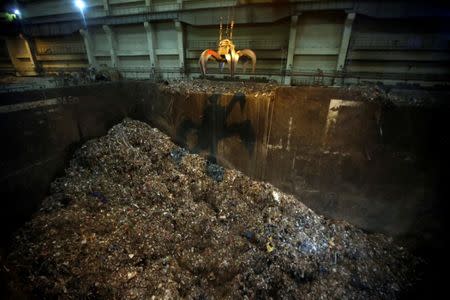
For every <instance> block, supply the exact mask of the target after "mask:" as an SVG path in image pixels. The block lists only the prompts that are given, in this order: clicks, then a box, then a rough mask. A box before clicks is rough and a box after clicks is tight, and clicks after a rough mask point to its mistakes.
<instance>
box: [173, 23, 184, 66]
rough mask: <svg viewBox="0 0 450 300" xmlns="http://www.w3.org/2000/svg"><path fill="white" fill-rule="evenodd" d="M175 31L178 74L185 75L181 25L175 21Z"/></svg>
mask: <svg viewBox="0 0 450 300" xmlns="http://www.w3.org/2000/svg"><path fill="white" fill-rule="evenodd" d="M175 29H176V31H177V44H178V62H179V67H180V72H181V73H182V74H184V73H185V69H184V67H185V66H184V43H183V24H181V22H180V21H175Z"/></svg>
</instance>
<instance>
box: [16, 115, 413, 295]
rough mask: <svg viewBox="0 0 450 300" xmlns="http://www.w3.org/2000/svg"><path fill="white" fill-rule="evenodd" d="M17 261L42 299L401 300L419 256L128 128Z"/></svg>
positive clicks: (38, 221) (29, 233) (140, 126)
mask: <svg viewBox="0 0 450 300" xmlns="http://www.w3.org/2000/svg"><path fill="white" fill-rule="evenodd" d="M7 263H8V265H7V266H8V268H9V270H10V272H14V273H15V274H16V275H17V276H15V278H16V279H15V280H12V281H11V282H10V284H9V285H10V286H13V287H15V288H16V289H21V290H24V291H26V292H27V293H30V294H32V295H34V296H35V297H37V298H54V297H55V298H56V297H59V298H69V299H82V298H107V299H112V298H118V299H133V298H140V299H142V298H143V299H152V298H157V299H159V298H165V299H173V298H198V299H200V298H201V299H206V298H216V299H222V298H230V299H231V298H232V299H242V298H244V297H248V298H271V297H274V298H275V297H276V298H298V299H318V298H321V297H322V298H325V299H327V298H337V299H342V298H355V299H369V298H376V299H392V298H396V297H398V296H399V295H400V294H401V292H404V291H405V290H407V289H408V288H409V287H410V286H411V284H413V282H412V280H413V277H414V275H413V274H414V268H415V265H416V260H415V259H414V258H413V257H411V256H410V255H409V254H408V253H407V252H406V250H404V249H403V248H401V247H398V246H396V245H395V244H393V243H392V241H391V240H390V239H389V238H387V237H385V236H383V235H372V234H370V235H369V234H366V233H364V232H362V231H361V230H359V229H357V228H355V227H353V226H351V225H350V224H348V223H345V222H336V221H332V220H328V219H325V218H324V217H322V216H319V215H317V214H316V213H314V212H313V211H312V210H310V209H309V208H307V207H306V206H305V205H304V204H302V202H300V201H299V200H298V199H296V198H294V197H293V196H291V195H286V194H284V193H282V192H280V191H279V190H278V189H276V188H275V187H273V186H272V185H270V184H267V183H263V182H258V181H254V180H252V179H250V178H248V177H247V176H245V175H243V174H242V173H240V172H238V171H236V170H227V169H223V168H221V167H220V166H217V165H214V164H211V163H209V162H207V161H206V160H205V159H204V158H202V157H201V156H199V155H193V154H188V153H187V151H185V150H184V149H182V148H179V147H178V146H176V145H175V144H173V143H172V142H171V141H170V139H169V137H167V136H166V135H165V134H163V133H161V132H160V131H158V130H157V129H154V128H151V127H150V126H149V125H147V124H145V123H142V122H138V121H132V120H125V121H123V122H122V123H121V124H119V125H116V126H114V127H113V128H112V129H111V130H110V131H109V133H108V134H107V135H106V136H104V137H101V138H99V139H96V140H91V141H89V142H87V143H86V144H85V145H83V146H82V147H81V148H80V149H79V150H78V151H77V152H76V154H75V156H74V158H73V160H72V161H71V163H70V166H69V167H68V169H67V170H66V175H65V177H62V178H59V179H57V180H56V181H55V182H54V183H53V184H52V187H51V195H50V196H49V197H48V198H47V199H45V200H44V202H43V204H42V208H41V209H40V211H39V212H38V213H36V214H35V216H34V217H33V218H32V220H31V221H30V222H29V223H27V224H26V225H25V226H24V227H23V228H22V229H21V230H20V231H19V232H18V233H17V236H16V238H15V242H14V247H13V251H12V252H11V254H10V255H9V257H8V260H7Z"/></svg>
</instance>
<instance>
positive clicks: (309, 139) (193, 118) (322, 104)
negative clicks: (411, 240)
mask: <svg viewBox="0 0 450 300" xmlns="http://www.w3.org/2000/svg"><path fill="white" fill-rule="evenodd" d="M359 97H360V96H359V95H358V94H354V93H353V94H352V93H349V92H347V91H345V90H342V89H335V88H320V87H315V88H300V87H298V88H293V87H281V88H278V89H277V90H276V91H274V92H273V93H258V94H249V95H243V94H235V95H233V94H226V95H220V94H205V93H188V94H180V93H174V92H170V91H169V90H167V89H159V88H158V87H157V86H156V85H154V84H151V83H149V82H117V83H107V84H99V85H95V86H85V87H79V88H64V89H52V90H45V91H35V92H24V93H12V94H8V95H3V96H2V105H3V106H1V109H2V110H1V114H0V124H1V128H2V131H1V138H2V141H3V145H4V146H3V147H2V150H1V151H2V157H3V158H7V159H3V160H2V168H1V177H0V185H1V189H2V200H3V201H2V204H1V205H2V209H1V212H2V216H1V219H2V220H3V222H4V224H2V230H4V231H5V233H10V232H11V231H12V229H14V228H16V227H17V225H20V224H21V223H23V221H24V220H26V218H28V217H29V216H30V215H31V213H32V212H33V211H34V210H35V209H36V208H37V207H38V204H39V203H40V201H41V200H42V199H43V198H44V197H45V194H46V193H47V192H48V188H49V184H50V182H51V181H52V180H54V179H55V177H57V176H60V175H61V174H62V171H63V170H64V166H66V165H67V163H68V159H69V158H70V156H71V155H72V153H73V150H74V149H76V148H77V147H78V146H79V145H80V143H82V142H84V141H86V140H87V139H90V138H93V137H97V136H101V135H104V134H105V133H106V131H107V130H108V129H109V128H110V127H111V126H112V125H114V124H115V123H118V122H119V121H120V120H121V119H123V118H124V117H131V118H136V119H141V120H145V121H147V122H149V123H150V124H152V125H153V126H156V127H158V128H159V129H161V130H162V131H164V132H166V133H167V134H169V135H170V136H172V138H173V139H174V140H175V141H177V142H178V143H180V144H183V145H186V146H187V147H188V148H190V149H191V150H192V151H195V152H200V153H203V154H205V155H209V156H210V157H212V158H215V159H217V161H218V162H219V163H221V164H223V165H225V166H227V167H234V168H236V169H239V170H241V171H243V172H244V173H246V174H248V175H250V176H252V177H254V178H255V179H259V180H266V181H268V182H271V183H273V184H274V185H276V186H278V187H280V188H281V189H283V190H284V191H286V192H288V193H292V194H295V195H296V196H298V198H299V199H300V200H302V201H303V202H305V203H306V204H307V205H309V206H310V207H311V208H313V209H314V210H316V211H317V212H319V213H322V214H325V215H327V216H331V217H334V218H338V219H344V220H348V221H349V222H351V223H354V224H356V225H358V226H360V227H362V228H364V229H367V230H371V231H381V232H386V233H389V234H393V235H407V234H412V235H414V236H422V237H424V238H425V239H426V238H427V237H428V238H431V235H429V233H430V232H432V231H433V230H434V228H437V227H439V224H440V222H442V218H441V215H440V214H439V209H440V205H441V202H439V201H438V200H439V197H437V196H436V193H437V192H438V190H437V188H438V187H437V186H436V185H437V184H438V183H439V181H438V179H439V175H440V174H439V172H440V170H441V169H440V168H439V165H440V164H439V159H440V158H441V157H442V155H444V154H445V151H446V150H445V149H447V148H448V147H447V148H446V147H442V143H444V144H445V141H446V140H447V141H448V140H449V139H446V138H445V137H446V136H447V137H448V135H442V136H441V138H440V139H432V137H434V136H436V135H439V134H440V132H443V129H442V128H444V126H445V124H444V123H445V118H446V112H445V111H443V110H442V109H438V108H423V107H422V108H415V107H386V106H381V105H378V104H373V103H367V102H361V101H358V100H359ZM41 100H45V101H44V102H39V101H41ZM25 102H27V104H24V103H25ZM29 102H31V103H32V106H34V108H33V107H32V106H30V104H29ZM5 105H8V106H5ZM23 105H25V106H26V105H28V107H27V108H24V106H23ZM6 108H8V109H9V111H8V110H7V109H6ZM14 110H15V111H14Z"/></svg>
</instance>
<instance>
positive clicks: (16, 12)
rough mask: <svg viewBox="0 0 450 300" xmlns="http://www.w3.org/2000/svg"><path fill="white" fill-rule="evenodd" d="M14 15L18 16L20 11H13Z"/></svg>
mask: <svg viewBox="0 0 450 300" xmlns="http://www.w3.org/2000/svg"><path fill="white" fill-rule="evenodd" d="M14 14H15V15H17V16H20V10H18V9H17V8H16V9H14Z"/></svg>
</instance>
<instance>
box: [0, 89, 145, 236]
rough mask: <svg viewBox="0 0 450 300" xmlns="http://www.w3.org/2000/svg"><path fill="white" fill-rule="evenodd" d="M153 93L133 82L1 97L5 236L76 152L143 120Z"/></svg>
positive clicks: (0, 215)
mask: <svg viewBox="0 0 450 300" xmlns="http://www.w3.org/2000/svg"><path fill="white" fill-rule="evenodd" d="M147 95H148V91H147V90H146V89H144V86H143V85H140V84H138V83H133V82H127V83H124V84H122V83H104V84H97V85H92V86H84V87H70V88H60V89H46V90H39V91H28V92H22V93H9V94H2V95H1V99H2V101H1V106H0V128H1V134H0V139H1V143H2V147H1V148H0V149H1V157H2V160H1V168H0V169H1V173H0V188H1V191H2V197H1V199H2V201H1V209H0V219H1V222H2V223H1V233H2V235H1V236H2V242H3V238H4V237H7V236H8V234H10V233H11V232H12V231H13V230H14V229H15V228H17V226H19V225H21V224H22V223H23V222H24V221H25V220H26V219H27V218H29V217H30V215H31V214H32V213H33V212H34V211H35V210H36V209H37V207H38V205H39V203H40V202H41V201H42V200H43V198H44V197H45V195H46V194H47V193H48V190H49V186H50V183H51V182H52V181H53V180H54V179H55V178H56V177H58V176H61V175H62V174H63V171H64V168H65V167H66V166H67V164H68V160H69V159H70V157H71V155H72V154H73V151H74V150H75V149H76V148H77V147H79V146H80V145H81V143H83V142H85V141H87V140H88V139H91V138H94V137H98V136H102V135H104V134H106V132H107V130H108V129H109V128H110V127H111V126H113V125H114V124H116V123H118V122H120V121H121V120H122V119H123V118H125V117H131V118H140V111H141V110H140V109H138V106H140V105H141V104H142V103H143V99H144V97H146V96H147Z"/></svg>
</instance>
